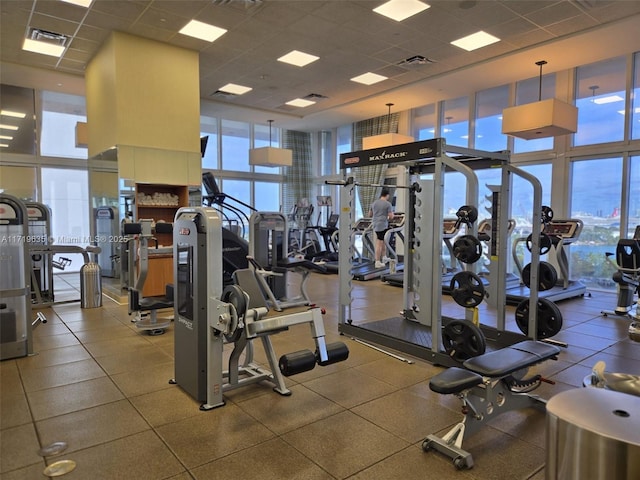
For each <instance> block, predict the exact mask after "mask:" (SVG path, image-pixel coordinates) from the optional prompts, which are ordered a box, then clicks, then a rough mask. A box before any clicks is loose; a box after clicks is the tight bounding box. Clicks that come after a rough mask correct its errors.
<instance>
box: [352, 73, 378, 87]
mask: <svg viewBox="0 0 640 480" xmlns="http://www.w3.org/2000/svg"><path fill="white" fill-rule="evenodd" d="M383 80H387V77H385V76H383V75H378V74H377V73H372V72H367V73H363V74H362V75H358V76H357V77H353V78H352V79H351V81H352V82H357V83H363V84H364V85H373V84H374V83H378V82H382V81H383Z"/></svg>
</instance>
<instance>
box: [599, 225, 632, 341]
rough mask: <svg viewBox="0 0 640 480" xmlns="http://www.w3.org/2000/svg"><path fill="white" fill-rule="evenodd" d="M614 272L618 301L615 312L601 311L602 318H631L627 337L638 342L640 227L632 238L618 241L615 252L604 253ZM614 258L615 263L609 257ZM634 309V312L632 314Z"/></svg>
mask: <svg viewBox="0 0 640 480" xmlns="http://www.w3.org/2000/svg"><path fill="white" fill-rule="evenodd" d="M605 255H606V259H607V262H609V263H610V264H611V265H612V266H613V267H614V268H615V269H616V272H615V273H614V274H613V281H614V282H615V283H616V286H617V292H618V301H617V305H616V308H615V310H613V311H606V310H603V311H602V312H601V314H602V315H603V316H605V317H606V316H608V315H617V316H622V317H627V318H631V319H632V320H633V321H632V323H631V324H630V325H629V337H630V338H631V339H632V340H634V341H636V342H640V307H639V306H638V299H637V295H638V294H640V225H638V226H637V227H636V230H635V233H634V235H633V238H630V239H620V240H618V244H617V245H616V251H615V253H613V252H607V253H605ZM614 256H615V261H614V260H612V259H611V257H614ZM634 307H635V312H634Z"/></svg>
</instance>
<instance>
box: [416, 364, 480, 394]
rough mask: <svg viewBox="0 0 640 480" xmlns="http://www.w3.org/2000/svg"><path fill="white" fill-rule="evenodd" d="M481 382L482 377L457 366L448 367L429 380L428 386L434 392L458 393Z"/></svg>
mask: <svg viewBox="0 0 640 480" xmlns="http://www.w3.org/2000/svg"><path fill="white" fill-rule="evenodd" d="M481 383H482V377H481V376H480V375H478V374H477V373H473V372H470V371H469V370H464V369H462V368H458V367H450V368H447V369H446V370H444V371H442V372H440V373H439V374H437V375H436V376H434V377H433V378H432V379H431V380H429V388H430V389H431V390H433V391H434V392H436V393H443V394H445V395H446V394H449V393H458V392H462V391H463V390H467V389H469V388H471V387H475V386H476V385H479V384H481Z"/></svg>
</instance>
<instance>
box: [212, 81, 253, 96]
mask: <svg viewBox="0 0 640 480" xmlns="http://www.w3.org/2000/svg"><path fill="white" fill-rule="evenodd" d="M218 90H220V91H221V92H225V93H232V94H234V95H242V94H243V93H247V92H250V91H251V90H253V88H251V87H244V86H242V85H236V84H235V83H227V84H226V85H225V86H224V87H220V88H219V89H218Z"/></svg>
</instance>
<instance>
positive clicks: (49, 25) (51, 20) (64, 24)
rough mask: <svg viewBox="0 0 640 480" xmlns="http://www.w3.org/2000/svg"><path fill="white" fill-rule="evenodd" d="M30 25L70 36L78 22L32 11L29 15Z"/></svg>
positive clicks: (76, 27)
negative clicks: (31, 14)
mask: <svg viewBox="0 0 640 480" xmlns="http://www.w3.org/2000/svg"><path fill="white" fill-rule="evenodd" d="M29 26H30V27H33V28H39V29H41V30H46V31H47V32H53V33H60V34H62V35H67V36H71V35H73V34H74V33H75V32H76V30H77V29H78V26H79V24H78V23H76V22H69V21H67V20H63V19H60V18H55V17H50V16H48V15H41V14H39V13H34V14H33V16H32V17H31V22H30V23H29Z"/></svg>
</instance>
